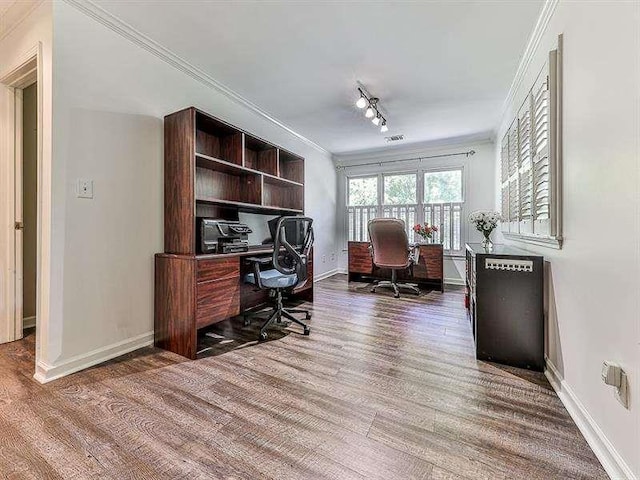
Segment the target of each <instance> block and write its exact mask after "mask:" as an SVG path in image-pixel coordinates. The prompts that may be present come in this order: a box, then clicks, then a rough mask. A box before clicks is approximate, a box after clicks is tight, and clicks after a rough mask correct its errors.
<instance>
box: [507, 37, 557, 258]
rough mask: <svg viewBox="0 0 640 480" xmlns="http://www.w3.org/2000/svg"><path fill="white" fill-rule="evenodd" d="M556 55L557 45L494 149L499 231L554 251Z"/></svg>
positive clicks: (555, 230) (555, 239)
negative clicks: (498, 186) (497, 169)
mask: <svg viewBox="0 0 640 480" xmlns="http://www.w3.org/2000/svg"><path fill="white" fill-rule="evenodd" d="M561 43H562V40H561V39H560V40H559V44H560V46H561ZM561 57H562V54H561V50H560V47H559V50H557V51H556V50H554V51H552V52H550V53H549V62H548V64H546V65H545V66H544V68H543V69H542V71H541V73H540V74H539V75H538V78H537V79H536V81H535V82H534V84H533V86H532V87H531V89H530V90H529V92H528V94H527V95H526V97H525V99H524V102H523V104H522V106H521V107H520V110H519V111H518V115H517V117H516V118H515V119H514V121H513V123H512V124H511V126H510V127H509V129H508V130H507V132H506V133H505V136H504V137H503V139H502V145H501V150H500V165H501V168H502V172H501V177H500V180H501V187H502V188H501V197H502V198H501V203H502V214H503V217H504V219H505V221H504V222H503V225H502V230H503V232H505V235H506V236H507V238H513V239H517V240H518V239H519V240H524V241H528V242H533V243H539V244H543V245H547V246H555V247H557V248H560V246H561V241H562V219H561V216H562V209H561V206H560V204H559V202H560V200H561V194H560V189H561V187H562V185H561V181H560V173H561V169H560V159H559V157H560V153H561V150H562V141H561V140H562V139H561V135H560V132H561V128H560V117H561V104H562V89H561V88H560V85H561V82H562V69H561V62H562V58H561Z"/></svg>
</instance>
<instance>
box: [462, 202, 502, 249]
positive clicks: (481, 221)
mask: <svg viewBox="0 0 640 480" xmlns="http://www.w3.org/2000/svg"><path fill="white" fill-rule="evenodd" d="M501 220H502V215H500V213H499V212H494V211H480V210H479V211H477V212H473V213H472V214H471V215H469V221H470V222H471V223H472V224H473V225H474V226H475V227H476V230H478V231H479V232H480V233H482V235H483V236H484V239H483V240H482V246H483V247H484V248H485V250H487V251H491V249H492V248H493V242H492V241H491V232H493V231H494V230H495V228H496V227H497V226H498V222H499V221H501Z"/></svg>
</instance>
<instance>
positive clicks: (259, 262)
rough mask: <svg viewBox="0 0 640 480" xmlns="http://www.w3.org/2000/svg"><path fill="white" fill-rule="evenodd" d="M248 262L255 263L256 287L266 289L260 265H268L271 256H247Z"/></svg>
mask: <svg viewBox="0 0 640 480" xmlns="http://www.w3.org/2000/svg"><path fill="white" fill-rule="evenodd" d="M245 260H246V261H247V262H251V263H253V276H254V278H255V281H256V287H258V288H259V289H260V290H264V287H263V286H262V279H261V278H260V265H268V264H270V263H271V261H272V259H271V257H247V258H245Z"/></svg>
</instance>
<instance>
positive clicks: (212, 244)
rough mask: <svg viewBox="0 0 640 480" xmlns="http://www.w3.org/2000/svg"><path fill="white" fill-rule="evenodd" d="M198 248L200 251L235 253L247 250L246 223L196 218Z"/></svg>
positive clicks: (247, 234)
mask: <svg viewBox="0 0 640 480" xmlns="http://www.w3.org/2000/svg"><path fill="white" fill-rule="evenodd" d="M197 225H198V228H197V229H196V230H197V237H198V248H199V249H200V253H236V252H246V251H248V250H249V234H250V233H252V230H251V229H250V228H249V226H248V225H246V224H244V223H240V222H238V221H234V220H218V219H214V218H202V217H199V218H198V223H197Z"/></svg>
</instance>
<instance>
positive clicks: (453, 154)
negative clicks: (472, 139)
mask: <svg viewBox="0 0 640 480" xmlns="http://www.w3.org/2000/svg"><path fill="white" fill-rule="evenodd" d="M475 153H476V151H475V150H469V151H468V152H457V153H443V154H440V155H427V156H426V157H414V158H403V159H400V160H388V161H386V162H385V161H380V162H368V163H357V164H354V165H337V166H336V169H337V170H345V169H347V168H352V167H366V166H367V165H379V166H382V165H386V164H389V163H400V162H415V161H416V160H418V161H420V162H421V161H422V160H427V159H430V158H443V157H456V156H460V155H464V156H465V157H470V156H471V155H475Z"/></svg>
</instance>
